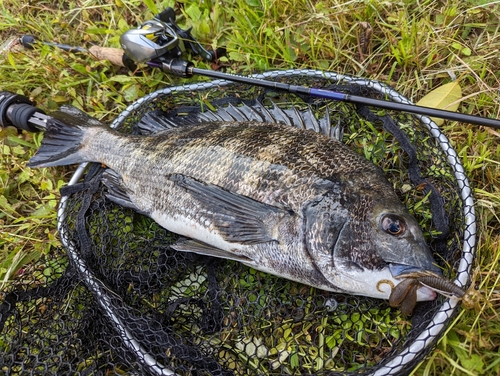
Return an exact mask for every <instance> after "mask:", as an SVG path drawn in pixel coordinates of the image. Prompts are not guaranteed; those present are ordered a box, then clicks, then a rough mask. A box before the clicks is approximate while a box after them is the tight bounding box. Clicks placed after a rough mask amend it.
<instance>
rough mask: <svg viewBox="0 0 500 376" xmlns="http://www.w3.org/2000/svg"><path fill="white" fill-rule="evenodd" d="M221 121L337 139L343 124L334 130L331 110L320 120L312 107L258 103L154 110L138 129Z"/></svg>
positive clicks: (147, 130) (152, 130) (151, 130)
mask: <svg viewBox="0 0 500 376" xmlns="http://www.w3.org/2000/svg"><path fill="white" fill-rule="evenodd" d="M220 121H234V122H242V121H250V122H252V121H253V122H258V123H263V122H269V123H282V124H285V125H288V126H293V127H297V128H302V129H310V130H313V131H315V132H318V133H321V134H324V135H326V136H330V137H335V138H337V137H339V135H340V134H341V133H342V132H338V130H335V128H338V127H340V125H337V126H335V127H333V128H332V126H331V123H330V114H329V109H328V107H327V108H326V111H325V115H324V116H323V117H322V118H321V119H319V120H318V119H317V118H316V116H315V115H314V113H313V111H312V108H311V107H310V106H308V107H307V108H306V109H305V110H299V109H298V108H297V107H295V106H292V107H289V108H286V109H282V108H281V107H280V106H278V105H277V104H276V103H274V102H271V106H265V105H264V104H263V103H262V102H260V101H255V103H254V104H252V105H248V104H245V103H243V104H241V105H234V104H232V103H229V105H227V106H224V107H222V106H221V107H216V108H215V110H214V111H211V110H206V111H203V112H202V111H196V112H190V113H187V114H177V113H165V112H163V111H159V110H157V111H152V112H149V113H146V114H145V115H144V116H143V117H142V118H141V120H140V121H139V123H138V124H137V126H136V127H137V130H138V132H139V133H141V134H151V133H157V132H159V131H163V130H166V129H171V128H176V127H179V126H183V125H193V124H199V123H207V122H220Z"/></svg>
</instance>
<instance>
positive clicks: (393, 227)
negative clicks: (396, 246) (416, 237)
mask: <svg viewBox="0 0 500 376" xmlns="http://www.w3.org/2000/svg"><path fill="white" fill-rule="evenodd" d="M381 226H382V230H384V231H385V232H387V233H388V234H390V235H394V236H397V235H401V234H404V232H405V231H406V224H405V221H404V220H403V219H402V218H400V217H397V216H395V215H386V216H384V217H383V218H382V220H381Z"/></svg>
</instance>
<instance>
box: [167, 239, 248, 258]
mask: <svg viewBox="0 0 500 376" xmlns="http://www.w3.org/2000/svg"><path fill="white" fill-rule="evenodd" d="M171 247H172V248H173V249H175V250H176V251H181V252H193V253H197V254H199V255H204V256H212V257H217V258H223V259H227V260H234V261H239V262H244V263H246V264H251V263H252V262H253V260H251V259H249V258H248V257H245V256H242V255H238V254H236V253H232V252H227V251H224V250H222V249H219V248H216V247H213V246H211V245H209V244H206V243H202V242H199V241H196V240H193V239H187V238H181V239H179V240H178V241H177V242H176V243H174V244H173V245H172V246H171Z"/></svg>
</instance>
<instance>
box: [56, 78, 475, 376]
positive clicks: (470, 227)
mask: <svg viewBox="0 0 500 376" xmlns="http://www.w3.org/2000/svg"><path fill="white" fill-rule="evenodd" d="M284 76H287V77H290V76H308V77H310V78H321V79H327V80H331V81H345V82H347V83H350V84H355V85H360V86H365V87H368V88H370V89H372V90H375V91H377V92H379V93H380V94H382V95H384V96H385V97H386V98H388V99H390V100H392V101H394V102H398V103H404V104H410V105H413V104H414V103H413V102H411V101H410V100H409V99H407V98H406V97H404V96H403V95H401V94H400V93H398V92H397V91H396V90H394V89H393V88H391V87H390V86H388V85H386V84H383V83H381V82H378V81H374V80H368V79H363V78H359V77H353V76H348V75H343V74H339V73H334V72H324V71H319V70H311V69H289V70H281V71H267V72H264V73H260V74H254V75H250V76H249V77H252V78H257V79H268V78H271V77H272V78H280V77H284ZM230 85H234V82H233V81H229V80H213V81H208V82H197V83H194V84H186V85H180V86H173V87H166V88H163V89H159V90H157V91H154V92H152V93H150V94H148V95H146V96H144V97H142V98H139V99H138V100H137V101H135V102H134V103H132V104H131V105H129V106H128V107H127V108H126V109H125V110H124V111H122V112H121V113H120V114H119V115H118V117H117V118H116V119H115V120H114V121H113V122H112V123H111V124H110V127H111V128H118V127H120V126H121V125H122V124H123V123H124V122H125V120H126V119H127V118H128V117H129V116H130V114H131V113H132V112H133V111H135V110H137V109H138V108H140V107H141V106H144V105H145V104H147V103H149V102H150V101H153V100H155V99H156V98H158V97H159V96H166V95H170V94H172V93H173V92H181V91H198V90H205V89H210V88H213V87H218V86H219V87H220V86H230ZM414 116H415V117H416V118H417V119H419V120H420V122H421V123H422V124H424V125H425V126H426V128H427V130H428V131H429V133H430V135H431V136H432V137H434V138H435V139H436V140H437V142H438V144H439V146H440V147H441V149H442V150H443V151H444V152H445V153H446V155H447V156H448V163H449V165H450V167H451V168H452V170H453V173H454V176H455V178H456V180H457V183H458V187H459V189H460V198H461V200H462V204H463V213H462V215H463V217H464V235H463V237H464V239H467V241H464V242H463V248H462V253H461V258H460V263H459V266H458V268H457V271H456V272H457V276H456V278H455V280H454V281H453V283H455V284H456V285H458V286H460V287H462V288H465V287H466V285H467V284H468V283H469V281H470V275H471V269H472V262H473V259H474V254H475V248H476V235H477V234H476V216H475V209H474V200H473V196H472V188H471V186H470V184H469V180H468V178H467V176H466V175H465V170H464V167H463V165H462V164H461V163H460V160H459V157H458V155H457V153H456V151H455V150H454V149H453V147H452V146H451V144H450V142H449V140H448V138H447V137H446V136H445V135H444V134H443V133H442V132H441V130H440V128H439V126H438V125H437V124H436V123H435V122H434V121H433V120H432V119H431V118H429V117H427V116H424V115H418V114H415V115H414ZM87 164H88V163H82V164H80V165H79V166H78V168H77V169H76V171H75V172H74V174H73V175H72V177H71V179H70V181H69V183H68V185H74V184H76V183H78V181H79V180H80V179H81V178H82V177H83V175H84V173H85V169H86V166H87ZM68 197H69V196H61V200H60V203H59V208H58V212H57V229H58V231H59V234H60V239H61V242H62V244H63V246H64V247H65V249H66V250H67V253H68V257H69V258H70V260H71V261H73V262H74V264H75V265H76V267H77V268H78V269H79V272H81V273H82V274H85V275H87V276H88V278H87V279H86V280H85V283H86V284H87V287H88V288H89V289H90V290H91V291H92V293H93V294H94V295H95V296H97V297H98V299H97V300H98V302H99V304H100V305H101V307H102V309H103V311H104V312H105V314H106V315H107V316H108V318H109V319H110V321H111V322H112V323H113V324H114V325H115V327H116V329H117V330H118V332H119V333H120V336H121V337H122V338H123V341H124V344H125V345H126V346H127V347H128V348H129V349H130V350H132V351H133V352H134V353H135V354H136V355H137V357H138V362H140V363H142V364H143V365H144V366H146V368H148V369H149V370H150V371H151V372H152V373H154V374H157V375H175V372H173V371H172V370H170V369H168V368H167V367H166V366H162V365H161V364H159V363H158V361H157V360H155V359H154V357H152V356H151V355H150V354H148V353H147V352H146V351H145V350H144V349H143V348H142V347H141V345H140V344H139V343H138V341H137V340H136V339H135V338H134V337H133V336H132V335H131V334H130V332H129V331H128V330H127V329H126V326H125V325H124V324H123V323H122V322H121V320H120V318H119V317H117V316H116V315H115V313H114V312H113V310H112V309H110V308H109V306H110V305H109V304H107V302H109V293H108V292H107V291H106V290H105V288H104V286H103V285H102V283H101V282H100V281H99V280H98V279H97V278H96V277H95V276H94V274H93V273H92V271H91V270H90V269H89V268H88V267H87V265H86V263H85V261H84V260H82V259H81V258H80V257H79V256H78V253H77V252H76V245H75V244H74V243H73V242H72V241H68V240H67V239H68V237H67V236H65V229H64V225H63V223H64V221H65V218H66V215H67V214H66V206H67V202H66V201H67V199H68ZM459 306H460V301H459V300H458V299H456V298H448V299H446V300H445V301H444V302H443V304H442V305H441V307H440V309H439V310H438V311H437V312H436V314H435V315H434V316H433V318H432V320H431V321H430V322H429V324H428V325H427V327H425V328H424V329H423V330H422V331H421V333H420V334H419V335H418V336H417V337H416V338H415V339H414V341H413V342H412V343H411V344H410V345H409V346H407V347H405V348H404V349H402V350H401V351H400V352H399V354H398V355H396V356H393V357H392V358H391V359H389V360H388V361H386V362H385V363H384V364H383V365H380V368H378V369H377V370H375V371H374V372H373V373H371V375H373V376H383V375H397V374H398V373H399V371H401V370H403V369H404V367H405V365H406V364H408V363H409V362H411V361H412V360H413V359H415V358H416V357H417V356H418V355H419V354H420V353H421V352H422V351H424V350H426V349H427V348H428V347H430V346H432V345H433V344H435V343H436V341H437V340H438V339H439V338H440V336H441V335H442V334H443V333H444V331H445V330H446V328H447V324H448V323H449V319H450V317H452V315H453V313H454V311H455V310H456V309H457V308H458V307H459Z"/></svg>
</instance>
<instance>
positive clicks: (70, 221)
mask: <svg viewBox="0 0 500 376" xmlns="http://www.w3.org/2000/svg"><path fill="white" fill-rule="evenodd" d="M267 78H268V79H276V80H280V81H284V82H288V83H293V84H302V85H308V86H314V87H322V88H325V87H330V88H334V89H337V90H342V91H344V92H350V93H355V94H361V95H365V96H369V97H375V98H381V97H385V94H384V93H383V92H381V90H380V89H377V88H373V87H371V86H373V85H375V86H376V83H374V82H371V81H365V80H352V79H346V78H340V79H332V78H328V77H324V76H323V77H322V76H320V75H317V74H310V73H304V72H301V71H300V72H285V73H275V74H269V75H268V76H267ZM255 99H258V100H259V101H260V102H261V103H263V104H264V105H270V103H271V101H272V102H274V103H276V104H277V105H278V106H279V107H280V108H283V109H286V108H289V107H290V106H291V105H292V104H293V105H294V106H295V107H298V108H306V107H308V106H310V107H311V109H312V110H313V112H314V114H315V115H316V117H317V118H318V119H324V118H325V116H326V113H327V112H328V115H329V117H330V121H331V123H332V125H334V126H336V129H337V130H339V129H342V130H343V136H342V139H343V141H344V142H345V143H346V144H348V145H349V146H350V147H352V148H353V149H354V150H356V151H358V152H359V153H361V154H363V155H365V156H366V157H367V158H368V159H370V160H371V161H373V162H374V163H375V164H377V165H379V166H381V167H382V168H383V169H384V171H385V172H386V174H387V177H388V178H389V180H390V181H391V183H392V184H393V186H394V188H395V190H396V192H397V193H398V195H399V196H400V198H401V200H402V201H404V202H405V203H406V205H407V207H408V208H409V210H410V211H411V212H412V213H413V214H414V215H415V217H416V218H417V219H418V220H419V222H420V224H421V226H422V228H423V230H424V232H425V235H426V237H427V240H428V242H429V244H430V245H431V248H432V250H433V251H434V256H435V259H436V260H437V262H438V263H439V264H440V266H441V267H442V268H443V270H444V274H445V276H447V277H448V278H455V277H457V275H459V274H460V273H462V274H464V273H465V277H464V276H463V275H462V283H467V281H468V271H469V268H470V262H471V256H470V255H471V254H472V249H473V247H474V232H473V231H471V230H470V229H469V227H470V226H471V223H469V222H470V220H471V218H473V207H472V206H469V205H470V204H469V203H468V202H469V201H470V200H471V197H470V190H468V183H467V180H466V178H465V176H463V178H461V176H462V175H460V174H457V172H456V169H457V167H456V166H459V165H460V164H459V161H458V158H457V157H456V155H455V152H454V151H453V149H452V148H451V146H449V145H448V147H446V143H447V141H446V139H443V136H442V135H440V134H436V133H434V134H431V133H432V132H431V131H430V130H429V127H428V123H429V121H422V120H421V119H419V118H417V117H415V116H412V115H408V114H401V113H395V112H386V111H380V110H378V109H374V108H368V107H363V106H357V107H356V106H354V105H350V104H343V103H332V102H327V101H326V100H322V99H310V98H299V97H297V96H294V95H291V94H283V93H274V92H270V91H266V90H264V89H261V88H258V87H249V86H245V85H239V84H228V83H224V82H222V83H204V84H198V85H190V86H189V87H179V88H174V89H166V90H165V91H162V92H157V93H154V94H152V95H150V96H148V97H145V98H143V99H142V100H141V101H139V102H137V103H136V104H134V105H133V106H131V107H130V108H129V109H128V110H127V111H125V112H124V113H123V114H122V116H121V117H120V118H119V119H117V121H116V122H115V124H114V125H115V126H118V128H119V129H120V130H121V131H123V132H140V131H138V130H137V127H136V125H137V124H138V123H139V122H140V120H141V118H143V116H144V115H145V114H147V113H149V112H151V111H156V110H162V111H165V112H166V113H167V114H168V116H171V117H173V118H175V117H176V116H177V117H178V116H185V115H186V114H189V113H191V112H193V111H200V110H201V109H203V108H204V107H205V108H206V107H208V108H214V107H218V106H220V107H224V106H226V105H227V104H228V103H232V104H233V105H234V106H238V105H241V104H242V103H246V104H247V105H249V106H252V105H254V104H255V103H256V102H255ZM430 123H432V122H430ZM443 143H444V145H445V146H444V147H443ZM459 167H460V166H459ZM459 170H460V168H459ZM101 173H102V167H101V166H98V165H92V166H90V167H89V168H88V169H87V170H86V172H85V174H84V175H85V176H84V178H83V179H82V180H81V181H80V182H79V183H77V184H74V185H70V186H69V187H68V188H66V190H65V191H63V192H62V193H63V195H65V197H67V200H66V201H65V202H64V204H63V206H62V208H63V210H62V214H61V215H60V233H61V240H62V243H63V244H64V249H61V252H60V254H57V255H53V256H52V257H51V258H46V259H43V260H40V262H39V263H38V264H35V265H32V266H31V268H30V269H29V270H26V271H25V272H24V274H23V275H22V276H20V277H19V278H18V279H17V280H16V281H15V282H13V283H12V284H10V285H9V286H8V288H7V289H6V290H5V291H4V292H3V294H2V297H3V299H2V304H1V306H0V351H1V352H2V355H1V357H0V364H1V366H0V369H1V371H2V372H5V373H6V374H10V375H20V374H28V373H31V374H40V375H42V374H81V375H94V374H95V375H105V374H106V375H110V374H112V375H114V374H117V375H118V374H120V375H121V374H132V375H134V374H137V375H139V374H140V375H143V374H153V375H156V374H174V373H175V374H178V375H267V374H269V375H304V374H318V375H330V374H332V375H333V374H353V375H354V374H355V375H367V374H380V375H385V374H406V373H408V372H409V371H410V370H411V369H412V368H413V367H414V366H415V365H416V364H417V363H418V362H419V361H421V360H422V359H423V357H424V356H425V355H426V354H427V353H428V352H429V351H430V350H431V349H432V347H433V344H434V343H435V341H436V340H437V339H438V338H439V336H440V333H442V332H443V330H444V329H445V327H446V325H447V324H448V323H449V322H450V321H451V319H452V317H453V315H454V313H455V311H456V306H455V305H454V304H452V303H450V302H449V301H448V300H447V299H445V298H441V297H440V298H438V299H436V300H435V301H432V302H422V303H418V304H417V307H416V309H415V311H414V313H413V315H412V316H411V317H404V316H402V315H401V314H400V311H399V310H398V309H395V308H390V307H389V305H388V303H387V302H386V301H382V300H377V299H371V298H365V297H358V296H351V295H344V294H337V293H330V292H325V291H320V290H317V289H314V288H312V287H309V286H306V285H301V284H299V283H295V282H291V281H288V280H285V279H280V278H278V277H274V276H271V275H267V274H265V273H263V272H259V271H256V270H253V269H251V268H248V267H246V266H244V265H242V264H239V263H237V262H233V261H227V260H222V259H214V258H210V257H206V256H199V255H195V254H191V253H183V252H176V251H174V250H173V249H171V248H170V245H171V244H173V242H175V240H176V238H177V236H176V235H175V234H172V233H169V232H168V231H166V230H164V229H163V228H161V227H159V226H158V225H157V224H156V223H155V222H153V221H152V220H151V219H149V218H147V217H144V216H142V215H140V214H138V213H135V212H133V211H132V210H130V209H125V208H123V207H121V206H118V205H117V204H115V203H113V202H111V201H109V200H108V199H107V198H106V196H105V188H104V187H103V185H102V184H101V182H100V174H101ZM468 221H469V222H468ZM472 225H473V223H472ZM40 265H44V266H45V268H44V269H42V268H41V267H40ZM464 278H465V280H464Z"/></svg>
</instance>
